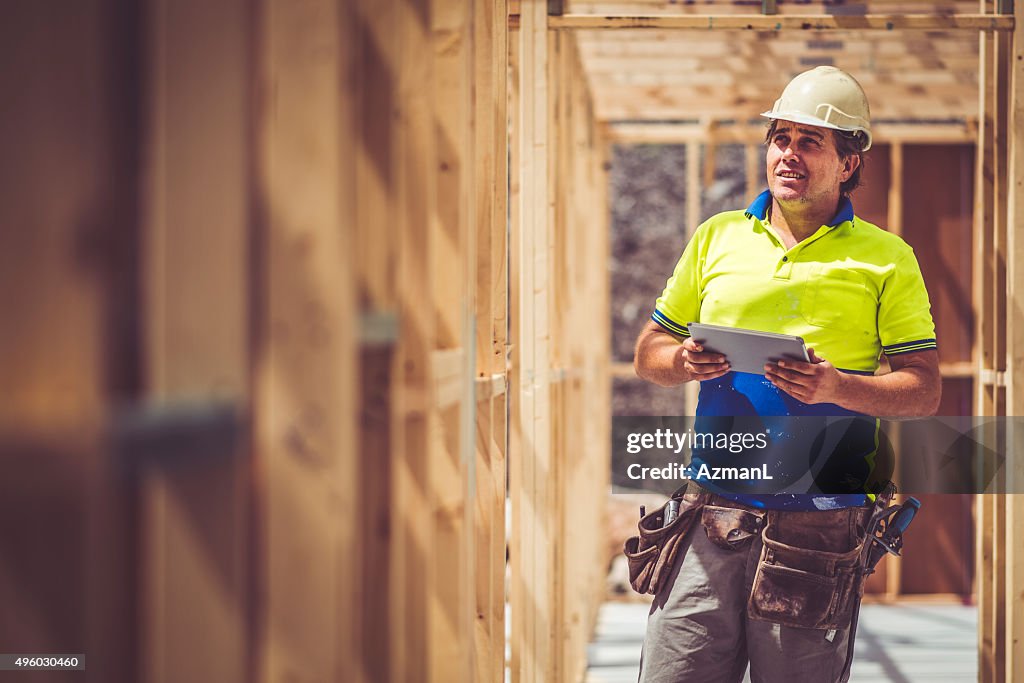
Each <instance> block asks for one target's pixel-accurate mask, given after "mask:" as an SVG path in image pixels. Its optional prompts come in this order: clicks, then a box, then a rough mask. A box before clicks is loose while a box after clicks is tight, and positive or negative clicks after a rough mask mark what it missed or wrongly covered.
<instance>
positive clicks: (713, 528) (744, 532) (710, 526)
mask: <svg viewBox="0 0 1024 683" xmlns="http://www.w3.org/2000/svg"><path fill="white" fill-rule="evenodd" d="M700 521H701V524H702V525H703V526H704V532H705V533H706V534H707V536H708V540H710V541H711V542H712V543H714V544H715V545H717V546H718V547H719V548H724V549H725V550H739V549H741V548H744V547H746V545H747V544H748V543H750V540H751V539H752V538H753V537H754V536H756V535H757V534H759V533H761V527H762V523H763V521H764V513H763V512H751V511H749V510H743V509H740V508H735V507H719V506H718V505H705V506H704V509H703V510H702V511H701V515H700Z"/></svg>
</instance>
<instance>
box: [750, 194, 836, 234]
mask: <svg viewBox="0 0 1024 683" xmlns="http://www.w3.org/2000/svg"><path fill="white" fill-rule="evenodd" d="M771 205H772V193H771V192H770V191H769V190H765V191H764V192H762V193H761V194H759V195H757V199H755V200H754V201H753V202H751V203H750V206H748V207H747V211H746V213H745V215H746V217H747V218H756V219H758V220H760V221H763V220H765V219H766V218H767V217H768V208H769V207H770V206H771ZM852 220H853V203H852V202H851V201H850V198H849V197H843V198H841V199H840V200H839V210H838V211H836V215H835V216H833V217H832V222H831V223H829V224H828V225H829V227H830V228H834V227H835V226H837V225H839V224H840V223H844V222H846V221H852Z"/></svg>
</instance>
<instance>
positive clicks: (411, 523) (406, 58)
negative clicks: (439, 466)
mask: <svg viewBox="0 0 1024 683" xmlns="http://www.w3.org/2000/svg"><path fill="white" fill-rule="evenodd" d="M393 11H394V23H393V30H394V34H395V41H396V42H397V44H398V45H399V46H400V48H399V53H398V63H397V67H396V68H395V70H394V75H393V78H395V81H396V87H395V93H396V98H395V102H394V103H393V105H392V106H393V107H394V109H395V115H394V121H395V124H394V126H395V130H394V142H393V144H394V147H393V149H394V150H395V157H394V159H395V160H394V163H395V168H396V169H397V170H396V190H395V199H394V202H395V214H396V219H395V234H396V243H397V245H398V247H397V255H396V268H395V273H396V283H395V296H396V305H395V310H396V313H397V316H398V320H399V321H400V324H401V330H402V334H401V337H400V338H399V340H398V343H397V345H396V349H395V365H394V367H395V369H396V374H395V378H394V386H395V387H396V390H395V392H394V395H393V397H392V411H393V415H394V418H393V419H394V426H393V430H394V432H393V433H394V449H395V450H394V458H393V462H394V466H393V467H394V473H393V478H394V479H393V489H392V496H393V500H394V507H395V513H394V516H393V518H392V534H391V538H392V544H391V558H392V566H391V568H390V569H391V571H390V575H389V585H390V588H391V592H392V595H391V600H390V601H389V603H388V605H387V609H388V623H389V625H390V629H391V630H390V635H389V645H390V654H391V662H390V675H391V678H390V680H391V681H396V682H397V681H405V680H410V679H425V678H429V677H430V651H429V648H430V642H429V632H430V629H429V621H428V619H429V616H428V615H429V603H430V586H432V585H433V580H434V577H433V573H434V568H433V563H432V562H431V561H430V553H431V550H430V548H432V547H433V545H434V537H433V534H434V525H433V521H432V519H431V515H430V514H429V513H427V512H426V511H431V510H432V509H433V508H432V505H433V502H434V501H433V500H432V498H431V496H430V495H429V483H428V482H430V481H431V478H430V470H429V462H430V457H431V456H432V455H433V454H434V453H436V451H435V450H433V449H434V448H435V445H434V442H431V441H430V436H431V434H432V429H433V425H434V421H435V419H436V416H433V415H431V410H430V408H431V406H430V404H429V397H430V394H431V391H432V384H433V378H432V375H431V371H432V365H431V353H432V351H433V349H434V347H435V339H436V336H435V334H434V328H435V325H436V318H435V316H434V311H433V307H432V306H430V305H427V306H424V305H423V303H424V293H425V292H430V291H431V277H432V272H431V270H430V259H429V258H427V257H426V256H425V255H427V254H430V253H431V252H430V249H431V247H430V242H431V240H432V239H435V236H436V230H431V229H428V228H426V226H425V223H426V221H427V220H433V219H432V217H433V216H435V213H434V210H435V203H436V192H435V190H434V187H435V184H436V182H437V174H438V168H437V163H436V159H437V155H436V151H435V145H436V137H435V135H436V131H435V128H434V120H433V119H434V116H433V103H432V99H431V88H432V87H433V85H434V82H433V78H434V73H433V58H434V49H433V46H432V45H431V44H430V35H429V29H430V24H429V21H430V6H429V3H426V2H418V3H416V4H415V5H411V4H409V3H396V4H395V5H394V10H393ZM428 444H429V447H428Z"/></svg>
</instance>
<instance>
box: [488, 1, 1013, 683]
mask: <svg viewBox="0 0 1024 683" xmlns="http://www.w3.org/2000/svg"><path fill="white" fill-rule="evenodd" d="M808 7H812V8H821V9H822V11H821V12H820V13H815V14H807V13H805V12H806V9H807V8H808ZM844 7H845V8H846V9H847V10H852V11H847V12H843V11H837V9H838V10H842V9H843V8H844ZM920 7H921V3H912V2H898V1H897V2H890V1H872V0H869V1H868V2H866V3H859V4H858V3H815V4H812V5H810V6H808V5H806V4H805V5H798V6H794V5H792V4H785V3H783V2H781V1H780V2H776V1H775V0H764V1H763V2H762V3H761V12H760V13H758V14H750V13H747V12H749V9H748V8H738V7H737V6H736V5H735V4H730V3H720V4H718V6H717V7H716V9H718V8H721V12H718V13H715V14H706V13H702V10H706V8H707V6H706V5H702V6H699V7H694V6H691V5H686V6H680V5H677V4H675V3H667V2H654V1H640V0H638V1H637V2H600V1H584V0H578V1H573V0H568V1H566V2H562V1H559V0H555V1H546V2H542V1H540V0H537V1H531V0H521V1H520V2H517V1H515V0H511V1H510V2H509V18H508V27H509V29H510V30H511V31H512V34H511V35H510V38H509V44H510V47H511V51H510V67H511V73H512V74H513V78H514V80H513V82H512V83H510V86H511V91H512V92H511V97H512V100H511V103H510V115H511V116H512V118H513V124H512V129H511V132H512V137H511V140H510V151H511V158H512V164H511V166H510V169H511V173H512V175H513V194H512V196H511V197H510V201H511V202H512V206H513V224H512V234H513V235H519V236H520V239H521V241H520V244H519V248H520V250H521V251H520V253H519V254H518V258H519V259H520V260H521V263H522V264H524V265H526V264H528V263H543V260H542V259H538V258H531V254H530V253H528V251H527V250H529V251H532V252H533V254H534V256H536V254H537V253H538V252H536V251H535V250H537V249H544V248H546V247H548V246H551V244H552V242H551V235H552V234H553V233H552V232H549V230H551V227H550V226H551V225H552V223H551V222H550V221H551V219H552V218H553V216H552V213H554V214H556V215H557V214H558V212H559V211H560V210H562V207H563V204H564V202H566V201H567V200H568V198H567V197H566V196H565V195H563V194H561V193H560V192H559V190H558V189H557V188H558V186H559V185H558V184H559V180H560V179H561V178H562V177H563V176H562V171H561V169H562V165H563V164H565V163H566V161H565V158H564V157H563V154H564V151H563V150H561V149H560V145H562V144H571V143H566V142H565V141H566V140H568V139H569V137H570V136H572V135H574V132H575V131H574V130H572V129H570V128H567V127H566V123H567V121H566V120H565V119H564V118H561V116H562V114H561V113H560V110H559V106H560V104H561V103H562V102H563V95H562V94H561V93H562V91H563V90H565V89H566V88H575V87H576V85H575V83H576V82H577V80H579V79H585V80H586V82H587V85H588V90H587V92H586V93H584V94H582V95H581V98H582V99H583V101H586V102H588V103H589V106H590V107H592V108H593V113H594V115H595V116H596V120H597V123H598V131H599V133H600V135H601V136H602V138H603V140H604V142H605V144H608V143H611V142H624V143H645V142H652V143H673V144H678V143H682V144H687V145H688V150H694V149H695V148H696V147H695V146H696V144H697V142H696V141H698V140H699V141H705V142H707V143H708V144H711V145H714V144H716V143H717V144H725V143H741V144H746V145H748V149H750V148H751V146H753V145H755V144H757V143H758V142H760V138H761V136H762V135H763V128H761V127H758V126H754V125H751V124H750V122H751V120H752V119H753V118H754V117H755V116H756V112H757V111H758V109H757V108H758V107H762V108H763V107H764V104H765V102H769V103H770V102H771V101H772V99H770V98H769V97H766V96H765V95H764V92H769V93H777V92H779V91H780V89H781V85H780V83H781V84H784V83H785V81H786V80H788V78H789V77H791V76H792V75H793V74H794V73H796V72H797V71H799V70H802V69H799V68H793V67H792V66H791V63H792V64H796V63H799V64H801V65H803V68H809V66H813V65H815V63H816V62H815V59H814V58H815V53H814V50H813V48H815V47H816V48H820V49H823V50H825V51H827V50H828V48H829V47H830V46H832V47H835V45H836V44H837V43H838V42H839V41H841V40H844V39H845V40H846V41H848V43H849V45H850V46H851V49H852V50H854V51H856V50H860V51H861V52H862V53H870V54H874V55H877V56H878V58H879V59H880V60H885V59H892V60H893V63H894V64H896V65H897V67H896V69H894V71H900V72H901V73H893V74H890V75H889V76H887V77H886V78H884V79H879V80H877V81H873V82H867V83H865V87H866V89H867V90H868V91H869V94H871V97H872V103H873V104H875V102H876V100H877V101H879V102H883V103H885V104H883V105H882V106H880V107H879V109H880V110H881V112H879V111H878V110H876V112H875V113H876V118H877V119H878V120H879V122H878V125H877V135H876V139H877V140H882V141H887V142H889V143H890V144H891V145H892V148H891V149H892V154H891V160H892V164H893V165H894V167H895V168H897V169H898V168H899V165H900V163H901V159H902V154H901V150H902V145H904V144H909V143H918V142H925V143H927V142H937V143H942V142H974V144H975V145H976V165H975V204H974V205H975V210H974V230H973V235H974V237H973V244H971V245H970V248H971V251H972V254H973V273H974V275H973V283H972V291H973V297H974V310H975V320H976V330H975V347H974V352H973V357H974V360H973V361H971V362H970V363H958V364H955V367H953V366H947V367H944V368H943V374H944V376H950V377H970V378H973V379H974V387H975V388H974V392H975V401H974V404H975V414H977V415H979V416H980V415H995V416H1014V415H1024V304H1022V302H1024V268H1022V266H1021V263H1022V262H1024V261H1022V257H1024V245H1022V244H1021V240H1020V237H1019V234H1020V233H1019V231H1020V230H1022V229H1024V93H1022V92H1021V89H1022V87H1024V40H1022V38H1021V36H1020V32H1019V31H1017V30H1016V27H1017V26H1018V25H1019V24H1020V22H1021V21H1022V17H1024V6H1022V3H1020V2H1017V3H1013V2H1006V1H1003V0H1000V1H998V2H991V1H989V2H986V1H985V0H981V1H980V2H956V1H950V2H942V3H932V4H930V5H929V7H930V9H931V10H932V11H931V13H928V14H923V13H915V12H906V11H902V10H903V9H905V8H920ZM638 10H640V11H639V12H638ZM739 12H743V13H739ZM743 34H746V36H749V37H752V38H753V40H749V39H748V40H745V41H741V40H740V38H739V36H741V35H743ZM754 41H761V43H760V46H759V47H757V48H754V49H753V50H751V48H750V47H749V46H750V45H752V44H753V43H754ZM924 42H928V43H929V45H930V47H928V48H927V53H926V54H920V53H915V51H914V49H913V48H910V49H907V48H905V47H904V48H901V47H899V46H900V45H901V44H903V45H906V44H908V43H912V44H916V45H921V44H923V43H924ZM796 43H802V44H803V45H804V47H805V48H806V47H807V46H808V45H809V46H810V47H811V48H812V49H811V50H808V49H804V50H803V51H800V50H799V49H798V45H796ZM787 51H789V52H790V53H791V54H790V56H791V57H792V58H793V59H792V60H790V61H787V59H786V55H787ZM708 55H710V57H708ZM801 56H804V57H805V58H806V59H805V60H804V61H800V60H799V58H800V57H801ZM762 58H763V59H762ZM709 59H715V60H718V64H719V65H718V66H716V67H711V66H710V65H709V61H708V60H709ZM567 62H568V64H567ZM762 63H763V65H764V66H763V72H760V71H758V69H759V68H762V67H759V64H762ZM817 63H828V62H826V61H818V62H817ZM723 65H724V66H723ZM836 65H837V66H842V64H841V63H836ZM787 68H791V69H792V70H791V71H789V72H787V71H786V69H787ZM851 70H852V71H854V72H856V71H857V69H851ZM730 72H732V73H735V77H729V73H730ZM964 73H966V74H967V76H962V74H964ZM972 74H974V75H972ZM755 76H757V78H756V79H755V78H754V77H755ZM753 80H759V81H763V84H764V86H765V87H764V91H763V92H760V91H758V89H757V88H755V87H753V85H752V84H751V81H753ZM772 97H774V95H772ZM922 112H928V114H927V115H922ZM688 154H694V155H695V154H696V152H694V151H689V152H688ZM598 156H600V155H598ZM709 156H713V155H709ZM749 166H750V165H748V167H749ZM748 173H756V168H755V170H754V171H749V170H748ZM892 177H893V178H900V177H902V174H899V173H896V174H894V175H893V176H892ZM516 178H518V181H519V182H518V183H516V182H515V179H516ZM698 182H699V179H696V178H690V179H689V180H688V185H689V186H690V187H694V186H696V185H697V183H698ZM898 183H899V181H898V180H897V181H896V183H895V186H894V187H890V190H889V196H890V199H891V202H890V211H892V210H893V207H899V206H900V202H901V201H902V199H901V194H902V192H901V188H900V186H899V184H898ZM691 204H696V202H691ZM556 220H557V219H556ZM697 220H699V217H698V216H692V215H691V216H690V222H691V225H690V226H689V227H688V229H689V230H692V229H693V227H695V225H696V222H697ZM892 227H893V228H895V229H897V230H898V229H899V225H898V221H897V222H894V223H893V225H892ZM528 231H529V232H530V238H529V239H523V238H524V236H525V235H526V233H527V232H528ZM512 272H513V273H515V272H517V271H516V269H515V268H513V269H512ZM539 277H542V275H541V273H540V272H539V271H532V270H529V268H527V271H526V272H524V273H523V274H521V275H520V278H521V279H520V283H519V291H520V293H521V296H522V297H528V296H533V297H534V301H533V303H534V305H537V306H540V307H541V308H543V307H544V302H543V301H540V300H537V299H536V297H537V296H538V294H537V292H538V291H541V290H543V289H544V287H545V286H546V283H541V284H540V285H539V286H538V282H539V281H538V278H539ZM540 296H542V297H546V296H549V295H548V294H542V295H540ZM548 301H550V299H548ZM520 305H523V301H522V300H521V301H520ZM546 310H548V311H550V312H551V313H552V315H553V314H554V312H555V311H557V310H558V309H557V307H555V308H548V309H546ZM513 319H514V318H513ZM515 334H516V335H518V336H517V343H519V344H521V345H522V348H526V347H527V346H530V345H536V344H538V343H541V344H542V340H543V339H544V330H543V328H537V327H531V326H524V327H522V328H520V329H518V330H517V331H516V333H515ZM534 348H540V347H536V346H534ZM540 353H541V355H538V356H534V357H532V358H533V361H532V362H533V363H540V364H541V365H544V364H546V363H547V359H546V357H545V356H543V353H544V352H543V351H540ZM530 367H531V366H530V364H527V365H524V370H523V372H531V370H530ZM616 369H618V368H613V370H616ZM625 371H626V370H622V372H625ZM516 390H517V391H519V392H520V393H521V396H522V405H523V406H524V407H527V406H528V407H529V411H527V412H521V413H519V414H518V415H515V416H514V417H513V429H514V430H515V431H516V432H517V433H518V434H519V435H520V436H519V438H521V439H525V440H528V441H531V442H533V441H534V440H533V437H535V436H536V434H537V422H536V415H537V413H536V412H534V411H536V410H540V409H542V406H539V405H536V406H535V405H534V404H533V403H532V402H531V401H532V398H531V397H528V396H527V394H528V393H529V389H528V388H526V387H525V386H524V385H523V384H521V383H520V384H518V388H517V389H516ZM1009 438H1010V439H1011V440H1012V441H1011V443H1010V444H1007V446H1010V447H1008V448H1007V449H1006V452H1007V453H1010V454H1015V453H1017V452H1022V450H1024V449H1022V448H1021V447H1024V435H1016V434H1013V433H1012V432H1011V435H1010V437H1009ZM1013 446H1018V447H1013ZM544 457H545V456H543V455H542V454H537V455H536V456H535V457H534V454H532V453H530V452H529V451H524V452H523V453H522V454H521V457H520V458H518V459H512V460H510V462H512V463H513V469H512V472H511V476H512V483H513V488H512V501H513V506H514V509H515V510H517V512H516V513H515V515H514V519H516V520H518V522H519V524H516V523H515V522H514V524H513V526H514V528H518V529H519V530H520V534H518V540H514V541H513V543H518V544H519V546H518V547H520V548H522V547H524V546H523V544H529V545H533V546H535V547H537V548H543V547H544V544H543V542H544V541H546V540H548V539H546V538H541V537H539V536H536V537H530V538H526V537H524V536H522V530H524V529H527V528H532V527H531V526H530V525H531V524H534V523H536V522H537V518H535V517H531V514H541V513H542V512H543V511H542V510H530V511H525V510H524V508H523V506H521V505H520V506H518V507H516V500H517V495H521V494H522V491H523V489H522V488H521V487H522V486H523V483H524V482H525V481H528V480H529V479H530V477H531V476H532V475H531V472H532V469H531V468H534V467H537V466H544V464H545V460H544ZM1010 457H1011V458H1012V461H1011V463H1010V467H1009V468H1008V470H1007V471H1008V474H1007V476H1008V477H1014V478H1016V479H1017V481H1020V480H1021V478H1024V458H1020V457H1015V456H1014V455H1011V456H1010ZM517 462H518V464H519V467H521V468H523V469H522V470H519V469H517V468H516V463H517ZM517 484H518V485H517ZM1006 490H1015V489H1013V488H1012V486H1011V485H1010V482H1008V488H1007V489H1006ZM1018 498H1019V496H1015V495H1005V494H985V495H982V496H979V498H978V501H979V502H978V507H977V511H976V530H977V534H976V538H977V553H976V567H977V571H976V581H977V589H976V594H977V600H978V605H979V610H980V612H979V629H978V647H979V680H981V681H984V682H989V681H993V682H994V681H1008V680H1021V679H1024V600H1021V599H1020V598H1019V596H1020V594H1021V592H1022V590H1024V562H1021V556H1020V553H1021V543H1022V541H1021V538H1022V537H1024V533H1022V527H1024V501H1019V500H1018ZM538 543H539V545H538ZM512 557H513V559H512V562H513V583H512V589H511V596H512V615H513V616H512V619H513V640H512V656H513V659H512V671H513V680H530V681H534V680H537V681H539V680H570V679H569V678H564V679H563V678H561V677H556V678H554V679H552V678H550V676H549V675H550V674H551V673H553V672H559V673H567V672H569V671H573V672H575V671H578V669H575V668H574V667H573V666H571V665H567V664H566V662H565V661H564V657H563V656H562V655H568V654H569V653H571V652H572V648H570V649H569V650H568V651H561V650H560V649H559V645H560V644H561V643H560V640H559V638H557V637H556V634H555V632H554V631H553V630H552V629H554V628H557V625H558V619H557V617H556V619H554V620H552V619H551V618H550V617H551V616H552V615H551V614H550V613H548V612H547V611H546V610H540V611H538V610H536V609H534V607H536V603H534V604H533V605H531V604H530V603H528V602H527V600H528V599H536V598H540V597H544V598H550V597H552V596H553V595H555V594H557V593H556V591H557V589H558V588H559V586H560V578H559V573H558V568H559V565H560V559H559V558H557V557H555V556H554V555H550V556H549V555H545V554H544V553H541V552H538V553H536V554H528V555H522V554H520V553H513V556H512ZM524 596H529V597H524ZM555 615H557V612H556V613H555ZM565 667H568V668H565Z"/></svg>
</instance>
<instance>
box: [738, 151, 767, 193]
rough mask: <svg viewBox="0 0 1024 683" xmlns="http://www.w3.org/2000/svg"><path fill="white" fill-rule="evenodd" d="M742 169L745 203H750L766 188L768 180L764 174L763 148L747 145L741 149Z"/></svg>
mask: <svg viewBox="0 0 1024 683" xmlns="http://www.w3.org/2000/svg"><path fill="white" fill-rule="evenodd" d="M743 155H744V156H743V168H744V171H745V173H746V188H747V190H746V196H747V201H748V202H752V201H754V198H755V197H757V195H759V194H761V192H763V191H764V190H765V188H766V185H767V183H768V180H767V178H766V172H765V159H764V148H763V147H762V146H761V145H756V144H747V145H745V146H744V148H743Z"/></svg>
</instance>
